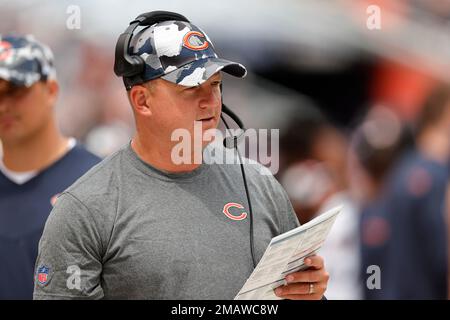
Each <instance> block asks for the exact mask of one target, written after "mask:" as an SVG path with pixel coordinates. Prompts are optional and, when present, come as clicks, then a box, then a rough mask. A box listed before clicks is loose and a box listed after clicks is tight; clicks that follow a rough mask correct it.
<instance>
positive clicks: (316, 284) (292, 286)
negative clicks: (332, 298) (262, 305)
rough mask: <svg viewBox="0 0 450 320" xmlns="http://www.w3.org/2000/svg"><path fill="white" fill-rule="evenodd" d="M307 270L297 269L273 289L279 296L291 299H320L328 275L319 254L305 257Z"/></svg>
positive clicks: (325, 287)
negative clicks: (283, 283) (281, 284)
mask: <svg viewBox="0 0 450 320" xmlns="http://www.w3.org/2000/svg"><path fill="white" fill-rule="evenodd" d="M305 265H307V266H309V268H308V270H303V271H298V272H294V273H291V274H289V275H287V276H286V282H287V284H286V285H284V286H281V287H278V288H276V289H275V294H276V295H277V296H279V297H280V298H284V299H292V300H320V299H322V297H323V294H324V293H325V290H326V289H327V284H328V279H329V278H330V276H329V275H328V273H327V272H326V270H325V266H324V263H323V259H322V257H320V256H310V257H308V258H306V259H305Z"/></svg>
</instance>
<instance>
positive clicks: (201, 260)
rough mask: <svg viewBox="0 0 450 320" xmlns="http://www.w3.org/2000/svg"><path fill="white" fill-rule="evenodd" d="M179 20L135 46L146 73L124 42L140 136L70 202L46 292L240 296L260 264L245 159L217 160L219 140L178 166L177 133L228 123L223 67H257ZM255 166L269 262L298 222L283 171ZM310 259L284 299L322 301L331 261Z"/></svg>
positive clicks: (39, 276)
mask: <svg viewBox="0 0 450 320" xmlns="http://www.w3.org/2000/svg"><path fill="white" fill-rule="evenodd" d="M167 15H168V13H164V14H163V16H164V17H166V18H165V19H164V18H162V19H161V15H160V20H163V21H159V22H158V23H156V24H155V23H148V21H146V22H142V20H141V22H139V23H138V24H144V25H145V23H148V26H147V27H146V28H144V29H142V30H141V31H139V32H138V33H136V34H135V35H134V36H133V37H132V38H131V41H128V40H127V41H125V42H124V43H125V46H126V51H127V52H128V53H130V54H131V55H133V56H134V57H141V59H142V61H141V62H142V65H141V68H140V69H139V70H138V71H136V70H134V73H135V74H134V75H133V74H132V73H127V74H125V73H124V72H123V69H122V70H120V68H121V66H119V64H120V62H118V60H117V59H118V58H117V55H118V54H119V55H120V54H121V53H120V49H121V45H120V41H121V38H119V44H118V48H119V50H116V67H115V71H116V74H119V75H124V83H125V86H126V88H127V90H128V97H129V100H130V104H131V106H132V109H133V113H134V116H135V120H136V128H137V133H136V135H135V136H134V137H133V139H132V141H131V143H130V144H129V145H127V146H125V147H124V148H123V149H121V150H120V151H118V152H117V153H115V154H113V155H112V156H110V157H108V158H107V159H105V160H104V161H102V162H101V163H100V164H98V165H97V166H95V167H94V168H93V169H91V170H90V171H89V172H88V173H87V174H85V175H84V176H83V177H81V178H80V179H79V180H78V181H77V182H76V183H75V184H73V185H72V186H71V187H69V188H68V189H67V190H66V191H65V192H64V193H63V194H62V195H61V196H60V197H59V198H58V201H57V202H56V205H55V207H54V209H53V211H52V212H51V214H50V217H49V219H48V221H47V223H46V226H45V229H44V234H43V236H42V238H41V241H40V244H39V256H38V259H37V262H36V276H35V290H34V298H35V299H101V298H105V299H232V298H233V297H234V296H235V295H236V294H237V293H238V291H239V289H240V288H241V287H242V285H243V284H244V282H245V280H246V279H247V277H248V276H249V275H250V274H251V272H252V271H253V268H254V265H253V262H252V254H251V250H250V245H249V238H250V234H249V232H250V228H249V223H250V219H249V215H248V213H247V212H249V211H248V210H249V209H248V208H249V204H248V200H247V197H246V191H245V189H244V185H243V177H242V173H241V169H240V166H239V165H236V164H217V163H214V162H211V161H206V160H208V159H210V158H211V145H212V144H210V145H209V146H208V144H209V143H208V142H207V141H202V143H201V144H200V147H197V148H196V147H195V142H194V148H193V150H192V152H191V153H190V154H188V155H187V156H188V158H189V159H190V160H192V161H184V162H181V163H180V162H179V161H175V160H176V159H174V152H173V150H174V148H175V147H176V145H177V144H178V142H177V141H173V133H174V132H175V131H176V130H178V129H184V130H187V132H189V133H192V135H194V134H193V133H194V128H195V126H196V125H197V126H198V125H200V127H201V131H202V133H205V132H206V131H207V130H210V129H215V128H216V127H217V125H218V123H219V119H220V114H221V106H222V101H221V89H220V85H221V73H220V71H224V72H227V73H229V74H232V75H234V76H237V77H243V76H245V74H246V70H245V68H244V67H243V66H242V65H240V64H238V63H234V62H231V61H227V60H223V59H219V58H217V54H216V53H215V52H214V48H213V46H212V43H211V41H210V39H209V38H208V37H207V36H206V34H205V33H204V32H203V31H202V30H201V29H199V28H198V27H196V26H194V25H192V24H191V23H189V22H187V21H186V20H184V19H185V18H184V17H182V16H179V17H178V16H173V14H169V16H168V17H169V18H167ZM170 17H172V18H171V19H170ZM138 24H136V26H137V25H138ZM134 28H135V27H134ZM132 31H133V30H132ZM131 33H132V32H131ZM129 34H130V33H129ZM121 37H122V36H121ZM128 42H129V44H128ZM119 58H120V57H119ZM128 67H129V66H128ZM136 72H137V74H136ZM224 152H233V151H230V150H229V151H224ZM199 153H200V154H201V155H202V156H203V157H202V161H200V162H198V161H195V159H196V158H197V156H198V154H199ZM184 156H186V155H184ZM244 167H245V174H246V180H247V183H248V191H249V194H250V197H251V205H252V208H253V210H252V211H253V213H254V217H253V224H254V249H255V250H254V255H255V257H256V260H257V261H258V260H259V259H260V258H261V257H262V255H263V253H264V250H265V248H266V246H267V245H268V243H269V242H270V239H271V238H272V237H274V236H276V235H279V234H281V233H284V232H286V231H288V230H290V229H292V228H295V227H297V226H298V221H297V218H296V215H295V213H294V211H293V209H292V207H291V204H290V202H289V200H288V198H287V196H286V193H285V192H284V190H283V189H282V188H281V186H280V185H279V184H278V182H277V181H276V180H275V179H274V177H273V176H271V175H268V174H262V172H263V171H264V168H263V167H262V166H260V165H258V164H256V163H252V164H245V165H244ZM305 263H307V264H308V265H309V266H310V267H311V268H310V269H309V270H306V271H302V272H296V273H293V274H291V275H288V276H287V279H286V280H287V283H288V284H287V285H286V286H284V287H283V288H281V290H282V292H278V291H276V293H277V295H279V296H280V297H282V298H288V299H320V298H322V296H323V293H324V291H325V289H326V284H327V281H328V274H327V273H326V271H325V269H324V264H323V260H322V259H321V258H320V257H319V256H314V257H310V258H309V259H307V261H305ZM291 278H292V279H291Z"/></svg>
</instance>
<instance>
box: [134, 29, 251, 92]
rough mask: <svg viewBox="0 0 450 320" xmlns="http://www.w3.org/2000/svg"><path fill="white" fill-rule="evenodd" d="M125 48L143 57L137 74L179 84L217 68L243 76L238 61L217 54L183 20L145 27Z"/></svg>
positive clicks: (202, 77)
mask: <svg viewBox="0 0 450 320" xmlns="http://www.w3.org/2000/svg"><path fill="white" fill-rule="evenodd" d="M129 52H130V53H131V54H132V55H139V56H140V57H142V59H143V60H144V61H145V70H144V74H143V75H142V76H141V78H142V79H143V80H144V81H149V80H152V79H156V78H160V77H161V78H163V79H165V80H168V81H170V82H173V83H176V84H179V85H183V86H188V87H191V86H197V85H200V84H202V83H203V82H205V81H206V80H208V78H209V77H211V76H212V75H213V74H215V73H216V72H218V71H221V70H222V71H224V72H226V73H229V74H231V75H233V76H236V77H240V78H243V77H245V75H246V74H247V70H246V69H245V67H244V66H243V65H241V64H240V63H236V62H232V61H228V60H224V59H220V58H218V56H217V54H216V52H215V50H214V47H213V44H212V42H211V40H210V39H209V37H208V36H207V35H206V33H204V32H203V31H202V30H201V29H200V28H198V27H196V26H194V25H193V24H191V23H188V22H184V21H164V22H159V23H156V24H154V25H152V26H149V27H146V28H144V29H142V30H141V31H140V32H138V33H137V34H136V35H135V36H134V37H133V38H132V39H131V41H130V48H129Z"/></svg>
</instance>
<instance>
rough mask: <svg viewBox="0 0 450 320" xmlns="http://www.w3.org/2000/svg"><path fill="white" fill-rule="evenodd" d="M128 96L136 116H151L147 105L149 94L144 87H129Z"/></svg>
mask: <svg viewBox="0 0 450 320" xmlns="http://www.w3.org/2000/svg"><path fill="white" fill-rule="evenodd" d="M128 94H129V97H130V102H131V105H132V107H133V109H134V111H135V112H136V113H137V114H141V115H143V116H151V115H152V111H151V108H150V106H149V104H148V103H147V100H148V98H149V96H150V92H149V90H148V89H147V88H146V87H144V86H141V85H136V86H133V87H131V89H130V91H129V92H128Z"/></svg>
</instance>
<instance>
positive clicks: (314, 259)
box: [305, 255, 324, 269]
mask: <svg viewBox="0 0 450 320" xmlns="http://www.w3.org/2000/svg"><path fill="white" fill-rule="evenodd" d="M305 265H307V266H308V267H311V268H314V269H322V268H323V267H324V263H323V258H322V257H321V256H317V255H314V256H310V257H308V258H306V259H305Z"/></svg>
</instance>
